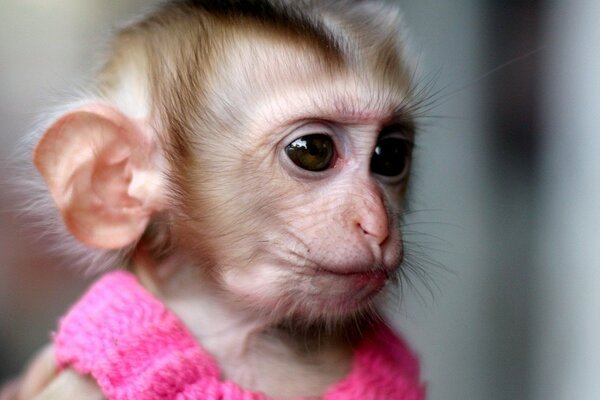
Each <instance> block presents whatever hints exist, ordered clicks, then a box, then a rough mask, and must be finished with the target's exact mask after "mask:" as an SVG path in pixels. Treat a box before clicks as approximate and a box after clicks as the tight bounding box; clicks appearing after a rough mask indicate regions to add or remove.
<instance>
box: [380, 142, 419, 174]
mask: <svg viewBox="0 0 600 400" xmlns="http://www.w3.org/2000/svg"><path fill="white" fill-rule="evenodd" d="M409 156H410V142H408V141H407V140H405V139H402V138H399V137H393V136H392V137H384V138H382V139H379V141H378V142H377V145H376V146H375V151H374V152H373V156H372V157H371V172H372V173H374V174H377V175H381V176H386V177H400V176H402V175H404V174H405V173H406V171H407V169H408V161H409Z"/></svg>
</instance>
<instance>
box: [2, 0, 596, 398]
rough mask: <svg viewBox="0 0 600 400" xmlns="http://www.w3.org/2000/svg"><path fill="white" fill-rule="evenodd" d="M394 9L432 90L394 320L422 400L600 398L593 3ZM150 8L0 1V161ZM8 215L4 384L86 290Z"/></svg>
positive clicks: (488, 1) (6, 206)
mask: <svg viewBox="0 0 600 400" xmlns="http://www.w3.org/2000/svg"><path fill="white" fill-rule="evenodd" d="M399 3H400V4H401V6H402V7H403V9H404V12H405V17H406V18H405V20H406V25H407V27H408V29H409V32H410V37H411V46H412V53H413V54H414V55H415V56H416V57H417V58H418V63H419V66H420V68H421V71H422V77H421V82H422V85H427V84H432V85H433V87H434V89H433V91H432V99H431V101H432V106H431V107H430V108H429V110H428V112H427V115H426V116H425V117H423V118H422V120H421V121H420V122H421V132H420V137H419V142H418V151H417V162H416V167H415V174H414V176H415V179H414V181H413V192H412V197H411V206H412V210H413V211H412V212H411V213H410V215H409V218H408V221H407V227H406V240H407V242H408V244H407V246H408V252H409V255H408V262H409V263H410V264H411V265H412V266H414V267H417V271H416V272H414V273H413V274H412V275H411V276H412V277H413V278H414V285H412V286H410V287H409V288H407V290H405V291H403V296H402V300H401V301H400V299H399V300H398V303H397V305H396V307H394V308H393V309H391V310H390V315H391V316H392V318H393V320H394V322H395V325H396V326H397V327H398V328H399V329H400V330H402V331H403V332H404V334H405V335H406V336H407V337H408V338H409V341H410V342H411V343H412V344H413V346H414V348H415V349H416V351H417V352H418V353H419V355H420V357H421V359H422V360H423V375H424V378H425V379H426V380H427V382H428V391H429V399H431V400H465V399H469V400H470V399H474V400H477V399H485V400H495V399H498V400H499V399H532V400H547V399H561V400H562V399H565V400H567V399H569V400H572V399H600V256H598V254H597V253H598V249H600V77H599V74H600V24H599V23H598V20H600V0H575V1H566V0H563V1H559V0H556V1H553V0H531V1H517V0H504V1H500V0H497V1H494V0H453V1H440V0H435V1H434V0H401V1H399ZM149 4H152V2H150V1H143V0H119V1H117V0H60V1H58V0H0V158H1V159H3V160H5V159H7V158H8V156H9V154H10V152H11V149H12V148H13V147H14V145H15V143H16V142H17V141H18V140H19V139H20V138H21V137H22V136H24V135H25V134H26V133H27V132H28V131H29V130H30V129H31V126H32V124H33V122H34V121H35V120H36V118H37V117H38V114H39V113H40V110H44V107H45V106H47V105H48V104H53V103H55V102H56V98H59V97H60V95H61V93H63V92H68V91H69V89H70V88H72V87H73V85H75V84H80V83H81V82H83V81H84V79H85V77H86V76H88V74H89V71H90V69H91V68H92V67H93V66H94V54H95V51H96V50H97V49H98V48H99V46H100V44H101V43H102V40H103V39H104V38H106V35H107V34H108V33H109V32H110V27H111V26H114V24H115V23H116V22H118V21H123V20H124V19H125V20H126V19H127V18H128V17H130V16H131V15H134V13H135V12H136V11H137V10H139V9H140V8H144V7H146V6H147V5H149ZM9 174H10V172H9V170H7V169H6V168H2V170H0V181H3V180H5V179H6V178H10V177H7V175H9ZM15 201H17V202H18V199H17V200H15V199H14V198H13V197H12V196H9V195H8V194H7V191H6V190H5V189H4V188H0V381H2V380H4V379H6V378H8V377H9V376H12V375H14V374H16V373H18V371H19V369H20V368H21V366H22V365H23V364H24V363H25V361H26V360H27V358H28V357H29V356H30V355H31V354H32V352H33V351H34V350H35V349H36V348H38V347H39V346H41V345H42V344H43V343H45V342H47V341H48V337H49V336H48V335H49V334H48V332H49V331H50V330H51V329H52V328H53V326H54V325H55V322H56V318H57V317H58V316H59V315H60V314H62V313H63V312H64V310H65V309H66V307H67V306H68V304H69V303H71V302H73V301H74V299H76V297H77V296H78V294H79V293H80V292H81V291H82V290H83V288H84V287H85V285H86V284H87V283H88V281H89V280H88V279H86V278H84V277H81V276H78V275H77V274H76V273H74V272H73V271H70V270H68V269H65V268H59V267H57V265H58V264H60V260H57V259H54V258H52V257H51V256H48V255H47V254H46V253H43V252H41V251H40V250H39V249H37V248H36V247H37V246H34V245H31V244H30V243H29V242H28V241H26V240H25V238H24V237H23V236H22V235H21V234H20V233H19V230H18V227H19V225H20V224H21V222H20V220H18V219H16V218H15V213H14V211H13V210H14V209H15V208H18V204H15ZM419 271H421V273H419ZM421 275H422V276H421ZM419 276H421V279H419Z"/></svg>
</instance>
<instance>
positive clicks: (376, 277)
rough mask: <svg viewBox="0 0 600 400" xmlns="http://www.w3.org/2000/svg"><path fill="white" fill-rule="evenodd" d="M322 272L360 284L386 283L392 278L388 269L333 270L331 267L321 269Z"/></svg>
mask: <svg viewBox="0 0 600 400" xmlns="http://www.w3.org/2000/svg"><path fill="white" fill-rule="evenodd" d="M319 272H320V273H324V274H329V275H332V276H335V277H338V278H342V279H349V280H351V281H352V282H353V283H356V284H357V285H358V286H365V285H369V286H370V285H381V286H383V285H385V284H386V282H387V281H388V280H389V279H390V272H389V271H386V270H380V269H377V270H371V271H344V272H340V271H332V270H329V269H320V270H319Z"/></svg>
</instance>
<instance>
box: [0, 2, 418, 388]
mask: <svg viewBox="0 0 600 400" xmlns="http://www.w3.org/2000/svg"><path fill="white" fill-rule="evenodd" d="M399 25H400V21H399V16H398V11H397V10H396V9H395V8H394V7H392V6H390V5H388V4H384V3H381V2H376V1H359V0H355V1H352V0H338V1H333V0H331V1H320V2H317V1H309V0H306V1H299V0H293V1H292V0H289V1H277V0H220V1H214V0H181V1H168V2H165V3H163V4H162V5H161V6H159V7H157V8H156V9H155V10H153V11H152V12H150V13H149V14H147V15H145V16H143V17H141V18H139V19H137V20H136V21H134V22H132V23H130V24H129V25H127V26H126V27H124V28H123V29H122V30H120V31H119V32H118V34H117V35H116V36H115V38H114V40H113V42H112V46H111V51H110V54H109V55H108V58H107V61H106V62H105V64H104V65H103V67H102V68H101V69H100V71H99V73H98V74H97V76H96V78H95V80H94V87H93V88H91V90H90V92H89V93H88V95H86V96H84V98H82V99H80V101H78V102H77V103H75V104H70V105H69V106H68V107H65V108H64V109H63V110H62V111H61V112H60V113H59V114H58V115H56V116H55V118H53V119H52V121H51V122H50V124H49V125H48V126H47V127H46V128H45V130H44V132H43V133H42V135H41V137H40V139H39V141H38V143H37V146H36V147H35V150H34V163H35V166H36V167H37V169H38V170H39V172H40V173H41V175H42V177H43V179H44V181H45V183H46V185H47V187H48V189H49V191H50V194H51V197H52V199H53V200H54V203H55V205H56V207H57V208H58V210H59V212H60V215H61V217H62V220H63V221H64V224H65V226H66V227H67V229H68V231H69V232H70V234H71V235H72V236H73V237H74V238H75V239H77V240H78V241H79V242H81V243H83V244H84V245H86V246H87V247H89V248H90V251H100V252H102V254H104V255H106V256H107V257H112V258H110V259H111V260H117V259H118V260H119V261H114V262H113V265H112V267H113V269H114V270H116V271H113V272H109V273H107V274H106V275H104V277H102V278H101V279H100V280H99V281H98V282H97V283H95V284H94V285H93V286H92V287H91V288H90V289H89V291H88V292H87V293H86V294H85V295H84V296H83V298H82V299H81V300H79V302H78V303H77V304H76V305H75V306H74V307H73V308H72V309H71V310H70V311H69V313H68V314H67V315H66V316H65V317H64V318H63V319H62V320H61V322H60V325H59V327H58V329H57V331H56V333H55V334H54V335H53V341H52V345H50V346H49V347H48V348H47V349H45V350H44V351H42V352H41V354H40V355H39V356H38V357H37V359H36V360H34V362H33V363H32V365H31V366H30V367H29V369H28V370H27V372H26V373H25V374H24V376H23V377H22V378H21V379H20V380H19V381H18V383H17V384H16V385H13V386H12V389H10V391H11V393H9V392H8V391H6V392H5V396H6V398H11V399H31V398H36V399H103V398H107V399H115V400H125V399H127V400H130V399H136V400H140V399H141V400H146V399H147V400H151V399H220V400H236V399H271V398H275V399H292V398H311V399H314V398H322V399H356V400H359V399H360V400H369V399H372V400H383V399H386V400H394V399H398V400H408V399H410V400H419V399H423V398H424V388H423V385H422V384H421V383H420V378H419V371H418V369H419V368H418V364H417V361H416V359H415V358H414V356H413V355H412V353H411V351H410V350H409V349H408V348H407V347H406V345H405V344H404V342H403V341H402V340H401V339H400V338H398V337H397V336H395V334H394V333H392V332H391V330H390V329H389V328H388V327H387V326H386V324H385V323H384V322H382V321H381V318H380V317H379V316H378V315H379V314H378V311H377V310H378V306H377V304H378V303H379V302H378V299H380V298H381V296H380V295H381V293H383V292H385V290H386V289H387V288H388V287H389V286H390V285H392V284H393V282H394V281H395V280H396V276H397V275H398V268H399V266H400V264H401V261H402V255H403V246H402V240H401V235H400V226H399V225H400V221H399V218H400V214H401V212H402V210H403V199H404V196H405V193H406V188H407V181H408V176H409V170H410V163H411V153H412V147H413V143H414V134H415V122H414V117H415V115H414V109H415V107H414V106H415V102H416V99H415V98H414V90H413V87H412V82H411V78H412V76H413V72H412V69H411V67H410V65H409V64H408V63H407V61H406V58H405V56H404V55H403V49H402V48H403V43H402V41H401V39H400V34H399ZM92 249H93V250H92ZM115 255H117V256H118V257H117V258H115V257H114V256H115Z"/></svg>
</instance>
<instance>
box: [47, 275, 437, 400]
mask: <svg viewBox="0 0 600 400" xmlns="http://www.w3.org/2000/svg"><path fill="white" fill-rule="evenodd" d="M54 343H55V351H56V358H57V362H58V365H59V367H60V368H65V367H71V368H73V369H75V370H76V371H77V372H79V373H81V374H89V375H91V376H93V377H94V379H95V380H96V381H97V383H98V385H99V386H100V388H101V389H102V391H103V392H104V394H105V395H106V397H107V398H108V399H109V400H171V399H172V400H175V399H177V400H184V399H189V400H268V399H269V397H268V396H265V395H264V394H261V393H257V392H251V391H248V390H245V389H242V388H241V387H239V386H238V385H236V384H235V383H232V382H227V381H222V380H220V378H219V376H220V371H219V367H218V366H217V363H216V362H215V360H214V359H213V358H212V356H211V355H210V354H208V353H207V352H206V351H205V350H204V349H202V347H200V345H199V344H198V343H197V342H196V340H195V339H194V337H193V336H192V334H191V333H190V332H189V331H188V330H187V328H186V327H185V326H184V324H183V323H182V322H181V320H179V318H178V317H177V316H175V314H173V313H172V312H171V311H169V310H168V309H167V308H166V307H165V306H164V305H163V304H162V303H160V302H159V301H158V300H157V299H156V298H154V297H153V296H152V295H151V294H150V293H148V292H147V291H146V290H145V289H144V288H143V287H142V286H141V285H140V284H139V283H138V282H137V280H136V278H135V277H134V276H133V275H131V274H129V273H126V272H112V273H109V274H107V275H106V276H104V277H103V278H102V279H100V280H99V281H98V282H96V283H95V284H94V285H93V286H92V287H91V288H90V289H89V290H88V292H87V293H86V294H85V295H84V296H83V298H82V299H81V300H80V301H79V302H78V303H77V304H76V305H75V306H74V307H73V308H72V309H71V310H70V311H69V313H68V314H67V316H66V317H64V318H63V319H62V321H61V323H60V326H59V330H58V332H57V333H56V335H55V336H54ZM424 398H425V390H424V388H423V386H422V385H421V384H420V381H419V366H418V363H417V361H416V359H415V357H414V356H413V355H412V354H411V352H410V350H409V349H408V347H407V346H406V345H405V344H404V343H403V342H402V341H401V340H400V339H399V338H397V337H396V336H395V335H394V334H393V333H392V332H391V330H390V329H389V328H388V327H386V326H385V325H383V324H382V325H381V326H379V327H378V329H377V330H375V332H374V334H372V335H371V336H369V337H366V338H365V339H364V340H363V341H362V343H361V344H360V345H359V347H358V348H357V350H356V353H355V355H354V361H353V366H352V371H351V372H350V374H349V375H348V376H347V377H346V378H345V379H343V380H342V381H340V382H338V383H337V384H335V385H333V386H332V387H331V389H330V390H329V391H328V392H327V393H326V394H325V396H324V397H323V399H324V400H422V399H424Z"/></svg>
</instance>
